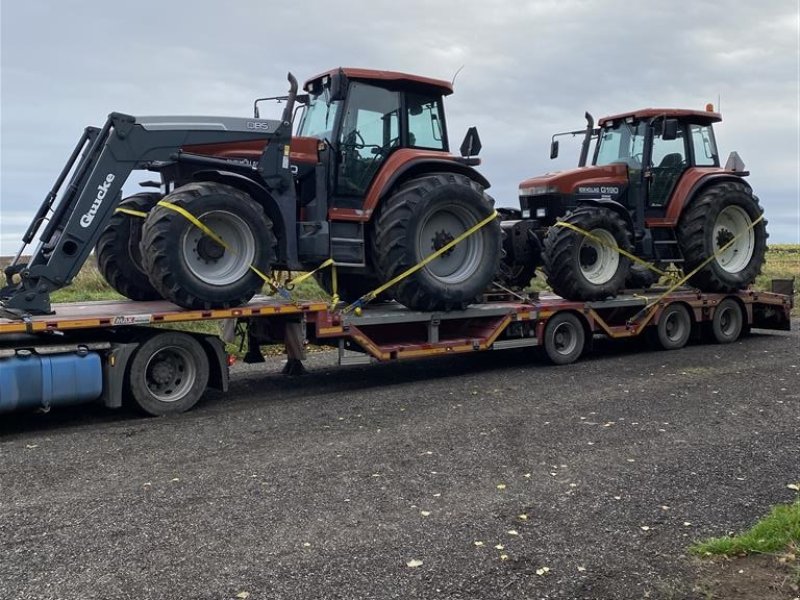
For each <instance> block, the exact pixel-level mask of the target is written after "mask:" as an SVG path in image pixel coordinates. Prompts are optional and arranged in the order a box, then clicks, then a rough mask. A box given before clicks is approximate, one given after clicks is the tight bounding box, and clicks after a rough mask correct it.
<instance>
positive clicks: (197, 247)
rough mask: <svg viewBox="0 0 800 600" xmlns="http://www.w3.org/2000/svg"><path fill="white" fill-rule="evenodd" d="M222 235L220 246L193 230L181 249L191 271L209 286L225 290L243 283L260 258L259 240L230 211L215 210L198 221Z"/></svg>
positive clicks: (203, 234) (184, 236) (200, 232)
mask: <svg viewBox="0 0 800 600" xmlns="http://www.w3.org/2000/svg"><path fill="white" fill-rule="evenodd" d="M198 218H199V219H200V221H202V223H203V224H204V225H205V226H206V227H208V228H209V229H210V230H211V231H213V232H214V233H215V234H216V235H218V236H219V237H220V238H221V239H222V241H224V242H225V244H226V246H227V247H223V246H220V245H219V244H217V243H216V242H215V241H214V240H212V239H211V238H210V237H208V236H207V235H206V234H205V233H203V232H202V230H200V229H198V228H197V227H191V228H190V229H188V230H187V231H186V233H184V235H183V242H182V244H181V249H182V251H183V258H184V261H185V263H186V266H187V267H188V269H189V271H191V273H192V274H193V275H194V276H195V277H197V278H198V279H199V280H201V281H203V282H204V283H207V284H209V285H216V286H223V285H230V284H233V283H236V282H237V281H239V280H240V279H241V278H242V277H244V276H245V275H246V274H247V272H248V271H249V270H250V265H251V264H253V260H254V259H255V255H256V240H255V237H254V236H253V232H252V231H251V229H250V227H249V226H248V225H247V223H246V222H245V221H244V219H242V218H241V217H239V216H237V215H234V214H233V213H230V212H228V211H226V210H213V211H209V212H207V213H203V214H202V215H200V216H199V217H198Z"/></svg>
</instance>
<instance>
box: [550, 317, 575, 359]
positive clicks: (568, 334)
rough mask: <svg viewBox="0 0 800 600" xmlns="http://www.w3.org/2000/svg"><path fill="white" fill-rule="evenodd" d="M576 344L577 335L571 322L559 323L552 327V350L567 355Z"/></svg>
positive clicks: (573, 349) (572, 350)
mask: <svg viewBox="0 0 800 600" xmlns="http://www.w3.org/2000/svg"><path fill="white" fill-rule="evenodd" d="M577 345H578V335H577V333H576V331H575V327H574V326H573V325H572V323H566V322H565V323H559V324H558V325H556V326H555V328H554V329H553V350H555V351H556V352H557V353H558V354H562V355H565V356H566V355H569V354H572V353H573V352H574V351H575V348H576V347H577Z"/></svg>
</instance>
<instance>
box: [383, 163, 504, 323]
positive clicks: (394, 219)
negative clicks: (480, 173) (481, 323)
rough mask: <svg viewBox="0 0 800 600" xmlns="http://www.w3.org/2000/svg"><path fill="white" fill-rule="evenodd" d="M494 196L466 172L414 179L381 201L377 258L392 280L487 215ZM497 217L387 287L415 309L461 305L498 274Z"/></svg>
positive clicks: (446, 307) (499, 251) (498, 228)
mask: <svg viewBox="0 0 800 600" xmlns="http://www.w3.org/2000/svg"><path fill="white" fill-rule="evenodd" d="M492 204H493V203H492V200H491V199H490V198H489V196H487V195H486V194H485V193H484V191H483V188H482V187H481V186H480V185H479V184H477V183H476V182H474V181H472V180H471V179H469V178H468V177H465V176H464V175H458V174H455V173H437V174H435V175H426V176H424V177H419V178H416V179H412V180H411V181H409V182H407V183H406V184H404V185H403V186H401V187H400V188H399V189H397V190H396V191H395V192H394V193H393V194H392V195H391V196H390V197H389V198H387V199H386V200H384V201H383V203H382V205H381V207H380V209H379V214H378V216H377V218H376V221H375V228H374V238H373V246H372V247H373V248H374V253H375V256H374V259H375V263H376V264H377V271H378V274H379V277H380V278H381V281H389V280H391V279H393V278H394V277H397V276H398V275H400V274H401V273H403V272H405V271H406V270H407V269H409V268H411V267H413V266H415V265H416V264H418V263H419V262H421V261H422V260H423V259H425V258H426V257H428V256H430V255H431V254H432V253H433V252H435V251H436V250H439V249H441V248H443V247H444V246H445V245H446V244H447V243H449V242H451V241H453V240H454V239H456V238H457V237H458V236H460V235H461V234H463V233H464V232H465V231H467V230H468V229H470V228H471V227H473V226H474V225H476V224H478V223H479V222H481V221H483V220H484V219H486V218H487V217H489V216H490V215H491V214H492V212H493V208H492ZM500 236H501V234H500V222H499V220H497V219H494V220H492V221H491V222H490V223H488V224H487V225H485V226H484V227H482V228H481V229H479V230H478V231H476V232H475V233H473V234H472V235H470V236H468V237H467V238H465V239H464V240H462V241H461V242H460V243H458V244H456V245H455V246H454V247H453V248H451V249H450V250H448V251H447V252H445V253H444V254H442V255H441V256H439V257H438V258H436V259H434V260H433V261H431V262H430V263H428V264H427V265H425V266H424V267H422V268H421V269H419V270H418V271H416V272H415V273H413V274H411V275H409V276H408V277H406V278H405V279H403V280H401V281H400V282H399V283H397V284H396V285H395V286H393V287H392V288H391V289H390V290H389V293H390V295H391V296H392V297H394V298H395V299H396V300H397V301H398V302H400V303H401V304H404V305H405V306H407V307H409V308H413V309H415V310H452V309H462V308H465V307H466V306H467V305H468V304H471V303H472V302H474V301H475V299H476V298H477V297H478V296H479V295H480V294H481V293H482V292H483V291H484V290H485V289H486V288H487V287H488V286H489V284H490V283H491V282H492V280H493V279H494V277H495V275H496V273H497V270H498V266H499V262H500V255H501V239H500Z"/></svg>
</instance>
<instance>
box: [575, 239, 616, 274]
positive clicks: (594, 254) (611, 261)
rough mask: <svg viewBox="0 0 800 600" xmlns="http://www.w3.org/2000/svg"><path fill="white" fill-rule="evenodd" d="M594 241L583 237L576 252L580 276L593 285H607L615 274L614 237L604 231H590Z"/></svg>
mask: <svg viewBox="0 0 800 600" xmlns="http://www.w3.org/2000/svg"><path fill="white" fill-rule="evenodd" d="M589 233H591V234H592V236H593V237H594V238H596V240H595V239H592V238H589V237H588V236H584V238H583V240H582V241H581V245H580V248H579V250H578V253H579V254H578V262H579V263H580V268H581V274H582V275H583V276H584V278H586V280H588V281H589V282H591V283H593V284H595V285H601V284H603V283H608V282H609V281H610V280H611V278H612V277H614V275H615V274H616V273H617V269H618V267H619V254H618V253H617V251H616V250H614V249H613V247H614V246H616V245H617V242H616V240H615V239H614V236H613V235H611V233H610V232H609V231H607V230H605V229H592V230H591V231H590V232H589Z"/></svg>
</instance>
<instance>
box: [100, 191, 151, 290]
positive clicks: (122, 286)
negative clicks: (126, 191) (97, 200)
mask: <svg viewBox="0 0 800 600" xmlns="http://www.w3.org/2000/svg"><path fill="white" fill-rule="evenodd" d="M160 199H161V194H159V193H153V192H142V193H139V194H134V195H133V196H129V197H128V198H125V199H124V200H123V201H122V202H120V204H119V207H118V208H122V209H128V210H133V211H136V212H141V213H149V212H150V210H151V209H152V208H153V207H154V206H155V205H156V203H157V202H158V201H159V200H160ZM145 216H146V215H145ZM144 219H145V218H144V217H142V216H135V215H132V214H129V213H126V212H123V211H116V212H115V213H114V214H113V215H112V216H111V219H110V220H109V221H108V225H106V228H105V229H104V230H103V233H102V234H100V238H99V239H98V240H97V245H96V246H95V248H94V253H95V257H96V258H97V269H98V270H99V271H100V274H101V275H102V276H103V278H104V279H105V280H106V281H107V282H108V284H109V285H110V286H111V287H112V288H114V289H115V290H116V291H118V292H119V293H120V294H122V295H123V296H125V297H126V298H129V299H131V300H139V301H147V300H160V299H161V294H160V293H159V292H158V290H156V288H155V287H153V284H152V283H150V279H149V278H148V276H147V271H146V270H145V268H144V264H143V261H142V252H141V249H140V247H139V242H140V241H141V239H142V226H143V225H144Z"/></svg>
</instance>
